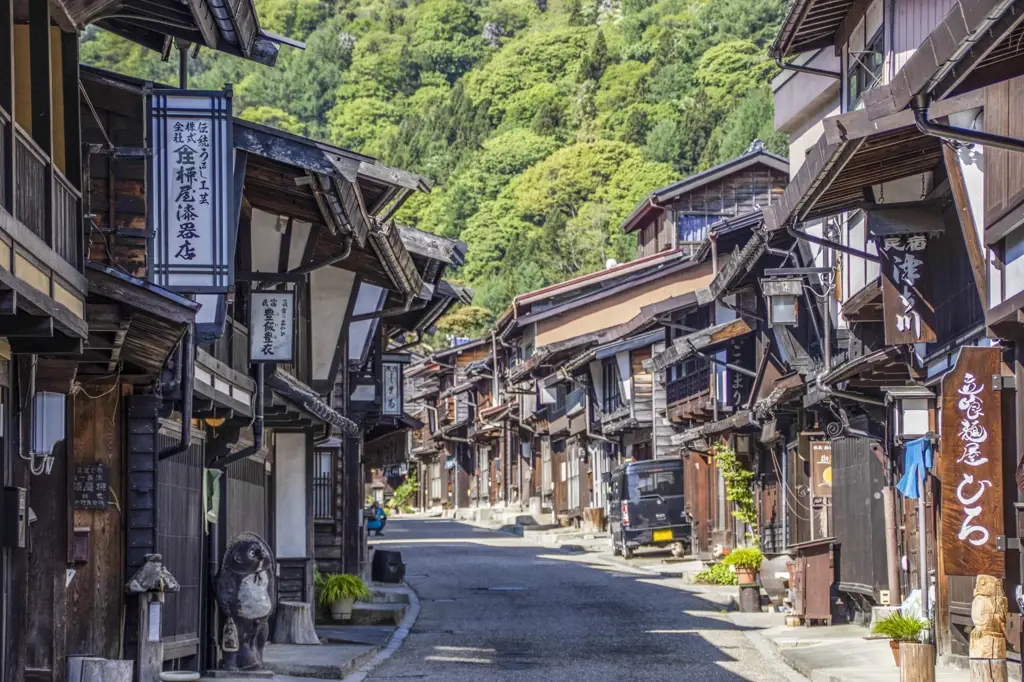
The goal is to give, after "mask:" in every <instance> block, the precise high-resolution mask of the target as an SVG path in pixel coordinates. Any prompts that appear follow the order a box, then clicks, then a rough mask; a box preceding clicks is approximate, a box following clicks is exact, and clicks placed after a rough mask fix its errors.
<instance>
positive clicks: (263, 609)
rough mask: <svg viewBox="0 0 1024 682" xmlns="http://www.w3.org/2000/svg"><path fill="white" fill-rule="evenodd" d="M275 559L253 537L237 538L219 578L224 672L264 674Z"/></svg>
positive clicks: (272, 606) (228, 553)
mask: <svg viewBox="0 0 1024 682" xmlns="http://www.w3.org/2000/svg"><path fill="white" fill-rule="evenodd" d="M276 575H277V571H276V569H275V566H274V555H273V553H272V552H271V550H270V546H269V545H267V543H266V542H264V540H263V538H261V537H260V536H258V535H255V534H253V533H242V534H240V535H239V536H238V537H236V538H235V539H234V540H233V541H232V542H231V544H230V545H228V548H227V551H226V552H225V553H224V561H223V562H222V563H221V567H220V572H219V573H218V574H217V603H218V605H219V606H220V612H221V616H222V618H223V630H222V631H221V651H222V652H223V657H222V658H221V668H222V669H224V670H261V669H262V668H263V650H264V649H265V648H266V646H267V638H268V636H269V632H270V628H269V625H268V621H269V619H270V616H271V615H272V614H273V613H274V605H275V604H276V602H277V592H276V586H275V584H274V581H275V579H276V578H275V576H276Z"/></svg>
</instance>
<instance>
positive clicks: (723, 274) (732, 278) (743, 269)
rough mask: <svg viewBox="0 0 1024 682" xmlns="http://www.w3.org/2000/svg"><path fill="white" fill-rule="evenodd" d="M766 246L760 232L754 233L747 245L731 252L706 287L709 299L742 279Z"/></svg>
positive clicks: (765, 241) (766, 243) (712, 298)
mask: <svg viewBox="0 0 1024 682" xmlns="http://www.w3.org/2000/svg"><path fill="white" fill-rule="evenodd" d="M762 222H763V214H762ZM767 246H768V240H767V238H766V237H765V236H764V235H763V234H761V233H760V232H758V231H754V232H753V234H751V236H750V239H749V240H748V241H747V243H746V244H744V245H743V247H742V248H740V249H737V250H736V251H734V252H733V254H732V256H730V257H729V262H728V263H726V264H725V267H723V268H722V269H721V270H719V271H718V274H717V275H715V278H714V279H713V280H711V284H709V285H708V293H709V299H710V300H715V299H717V298H718V297H719V296H721V295H722V294H723V293H726V292H728V291H729V290H730V289H731V288H732V287H733V286H735V285H736V284H737V283H738V282H739V281H740V280H741V279H743V277H744V276H745V275H746V274H747V273H748V272H749V271H750V270H751V268H752V267H753V266H754V264H755V263H757V261H758V259H760V258H761V256H762V255H764V252H765V250H766V248H767ZM709 302H710V301H709Z"/></svg>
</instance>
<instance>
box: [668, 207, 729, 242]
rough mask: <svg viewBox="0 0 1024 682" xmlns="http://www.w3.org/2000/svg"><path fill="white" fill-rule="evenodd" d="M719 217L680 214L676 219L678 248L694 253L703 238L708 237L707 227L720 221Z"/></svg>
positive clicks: (720, 217) (703, 214)
mask: <svg viewBox="0 0 1024 682" xmlns="http://www.w3.org/2000/svg"><path fill="white" fill-rule="evenodd" d="M722 217H723V216H720V215H708V214H705V213H691V214H682V215H680V216H679V217H678V218H677V219H676V235H677V237H678V239H679V246H680V247H682V248H687V249H689V250H691V251H696V250H697V248H698V247H699V246H700V243H701V242H703V241H704V238H705V237H707V236H708V226H710V225H713V224H714V223H717V222H718V221H719V220H721V219H722Z"/></svg>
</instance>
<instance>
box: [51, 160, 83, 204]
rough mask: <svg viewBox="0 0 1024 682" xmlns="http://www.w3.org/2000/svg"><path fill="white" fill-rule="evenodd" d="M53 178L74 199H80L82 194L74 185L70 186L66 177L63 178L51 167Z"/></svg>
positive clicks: (59, 172) (57, 170)
mask: <svg viewBox="0 0 1024 682" xmlns="http://www.w3.org/2000/svg"><path fill="white" fill-rule="evenodd" d="M53 177H54V179H55V180H56V181H57V182H59V183H60V184H61V186H63V187H64V189H66V190H67V191H69V192H71V194H73V195H74V196H75V198H76V199H81V198H82V192H81V191H80V190H79V189H78V188H76V187H75V186H74V185H72V184H71V181H70V180H68V179H67V176H65V175H64V174H63V173H62V172H61V171H60V169H59V168H57V167H56V166H54V167H53Z"/></svg>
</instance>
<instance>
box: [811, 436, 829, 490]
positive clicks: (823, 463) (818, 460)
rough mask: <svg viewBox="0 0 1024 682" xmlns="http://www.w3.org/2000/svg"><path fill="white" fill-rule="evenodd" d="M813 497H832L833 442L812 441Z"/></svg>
mask: <svg viewBox="0 0 1024 682" xmlns="http://www.w3.org/2000/svg"><path fill="white" fill-rule="evenodd" d="M811 497H832V441H828V440H812V441H811Z"/></svg>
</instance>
